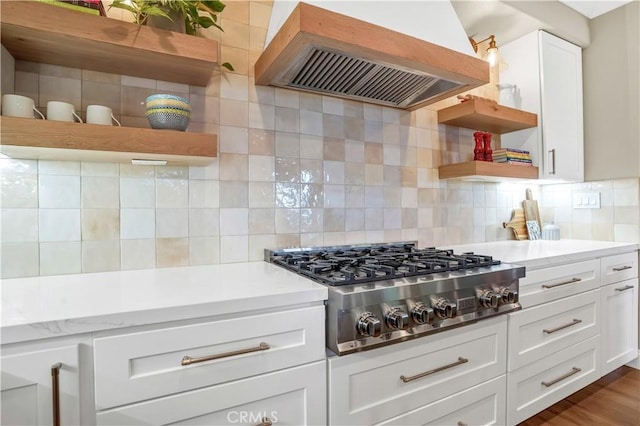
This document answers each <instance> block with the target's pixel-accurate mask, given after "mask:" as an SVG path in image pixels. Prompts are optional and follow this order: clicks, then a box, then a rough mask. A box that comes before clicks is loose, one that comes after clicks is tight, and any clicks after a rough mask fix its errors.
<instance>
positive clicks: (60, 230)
mask: <svg viewBox="0 0 640 426" xmlns="http://www.w3.org/2000/svg"><path fill="white" fill-rule="evenodd" d="M38 215H39V219H38V228H39V232H40V241H41V242H53V241H80V235H81V234H80V229H81V228H80V209H40V210H39V212H38Z"/></svg>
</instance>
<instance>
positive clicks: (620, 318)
mask: <svg viewBox="0 0 640 426" xmlns="http://www.w3.org/2000/svg"><path fill="white" fill-rule="evenodd" d="M600 295H601V298H602V306H603V315H602V375H605V374H608V373H610V372H612V371H613V370H615V369H616V368H618V367H620V366H622V365H624V364H626V363H627V362H629V361H631V360H632V359H635V358H636V357H637V356H638V279H637V278H634V279H631V280H626V281H622V282H619V283H614V284H609V285H608V286H605V287H602V288H601V289H600Z"/></svg>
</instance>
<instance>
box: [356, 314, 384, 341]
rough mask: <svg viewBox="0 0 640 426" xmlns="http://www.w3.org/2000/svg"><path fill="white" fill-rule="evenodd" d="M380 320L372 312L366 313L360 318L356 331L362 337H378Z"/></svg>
mask: <svg viewBox="0 0 640 426" xmlns="http://www.w3.org/2000/svg"><path fill="white" fill-rule="evenodd" d="M380 328H381V324H380V320H379V319H378V318H376V317H375V315H373V314H372V313H371V312H365V313H364V314H362V315H360V318H358V323H357V324H356V329H357V330H358V333H360V335H362V336H370V337H378V336H379V335H380Z"/></svg>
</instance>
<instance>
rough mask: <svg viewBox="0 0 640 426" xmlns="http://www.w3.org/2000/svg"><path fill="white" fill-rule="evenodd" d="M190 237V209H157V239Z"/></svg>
mask: <svg viewBox="0 0 640 426" xmlns="http://www.w3.org/2000/svg"><path fill="white" fill-rule="evenodd" d="M188 236H189V209H156V237H157V238H176V237H188Z"/></svg>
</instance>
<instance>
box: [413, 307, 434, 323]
mask: <svg viewBox="0 0 640 426" xmlns="http://www.w3.org/2000/svg"><path fill="white" fill-rule="evenodd" d="M411 318H413V320H414V321H415V322H417V323H418V324H429V323H432V322H433V309H431V308H429V307H427V306H426V305H425V304H424V303H417V304H416V305H415V306H414V307H413V309H411Z"/></svg>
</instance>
